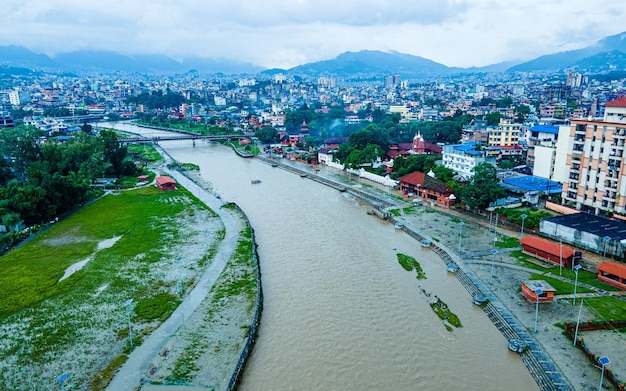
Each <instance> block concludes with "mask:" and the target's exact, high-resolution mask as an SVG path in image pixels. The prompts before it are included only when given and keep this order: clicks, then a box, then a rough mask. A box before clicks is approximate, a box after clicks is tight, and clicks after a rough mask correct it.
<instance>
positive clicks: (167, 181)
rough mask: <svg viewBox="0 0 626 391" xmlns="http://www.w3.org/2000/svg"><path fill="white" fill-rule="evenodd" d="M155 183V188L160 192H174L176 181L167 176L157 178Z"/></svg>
mask: <svg viewBox="0 0 626 391" xmlns="http://www.w3.org/2000/svg"><path fill="white" fill-rule="evenodd" d="M155 181H156V187H157V188H158V189H160V190H176V181H175V180H173V179H172V178H170V177H168V176H165V175H163V176H158V177H156V179H155Z"/></svg>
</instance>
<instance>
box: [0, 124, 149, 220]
mask: <svg viewBox="0 0 626 391" xmlns="http://www.w3.org/2000/svg"><path fill="white" fill-rule="evenodd" d="M44 136H45V135H44V134H43V133H42V132H41V131H40V130H38V129H36V128H34V127H24V126H18V127H16V128H13V129H5V130H3V132H2V134H1V138H2V143H0V221H1V222H2V223H3V224H4V225H6V226H8V227H14V226H16V224H17V223H19V222H24V224H25V225H27V226H32V225H36V224H41V223H43V222H46V221H49V220H52V219H54V217H56V216H58V215H60V214H63V213H65V212H67V211H69V210H71V209H73V208H75V207H76V206H77V205H79V204H81V203H83V202H85V201H87V200H89V199H92V198H93V197H94V196H96V195H97V194H98V192H97V191H94V190H93V188H92V186H91V185H92V183H93V182H94V181H95V180H96V179H97V178H99V177H102V176H112V177H117V178H119V177H121V176H125V175H135V174H137V167H136V166H135V164H134V163H133V162H131V161H129V160H127V159H126V154H127V151H126V148H125V147H123V146H122V145H121V144H120V143H119V141H118V139H117V136H116V134H115V132H113V131H106V130H105V131H102V132H100V135H99V136H98V137H94V136H91V135H89V134H88V133H86V132H79V133H78V134H76V135H75V137H73V138H72V139H70V140H69V141H67V142H64V143H61V142H59V141H57V139H55V138H49V139H47V140H46V142H45V143H41V142H40V141H41V140H42V139H44Z"/></svg>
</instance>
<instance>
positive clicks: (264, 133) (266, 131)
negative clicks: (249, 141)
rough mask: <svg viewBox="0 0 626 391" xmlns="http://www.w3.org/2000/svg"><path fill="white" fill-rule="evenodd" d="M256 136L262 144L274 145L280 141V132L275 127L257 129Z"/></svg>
mask: <svg viewBox="0 0 626 391" xmlns="http://www.w3.org/2000/svg"><path fill="white" fill-rule="evenodd" d="M254 134H255V135H256V136H257V137H258V139H259V141H261V142H262V143H267V144H269V143H273V142H275V141H277V140H278V131H277V130H276V128H274V127H273V126H264V127H262V128H261V129H257V130H256V131H255V132H254Z"/></svg>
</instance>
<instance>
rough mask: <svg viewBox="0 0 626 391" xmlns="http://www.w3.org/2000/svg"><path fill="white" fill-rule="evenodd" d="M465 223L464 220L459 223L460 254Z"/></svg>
mask: <svg viewBox="0 0 626 391" xmlns="http://www.w3.org/2000/svg"><path fill="white" fill-rule="evenodd" d="M464 225H465V223H464V222H462V221H461V222H460V223H459V256H460V255H461V237H462V235H463V226H464Z"/></svg>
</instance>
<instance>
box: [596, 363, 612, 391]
mask: <svg viewBox="0 0 626 391" xmlns="http://www.w3.org/2000/svg"><path fill="white" fill-rule="evenodd" d="M598 361H600V364H602V374H601V375H600V386H599V387H598V391H602V381H603V380H604V367H606V366H607V365H609V364H610V363H611V360H609V358H608V357H607V356H602V357H600V359H599V360H598Z"/></svg>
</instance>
